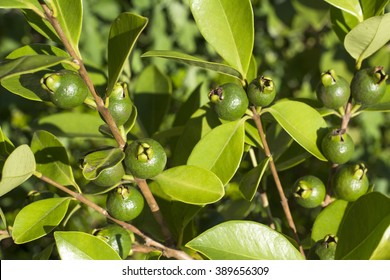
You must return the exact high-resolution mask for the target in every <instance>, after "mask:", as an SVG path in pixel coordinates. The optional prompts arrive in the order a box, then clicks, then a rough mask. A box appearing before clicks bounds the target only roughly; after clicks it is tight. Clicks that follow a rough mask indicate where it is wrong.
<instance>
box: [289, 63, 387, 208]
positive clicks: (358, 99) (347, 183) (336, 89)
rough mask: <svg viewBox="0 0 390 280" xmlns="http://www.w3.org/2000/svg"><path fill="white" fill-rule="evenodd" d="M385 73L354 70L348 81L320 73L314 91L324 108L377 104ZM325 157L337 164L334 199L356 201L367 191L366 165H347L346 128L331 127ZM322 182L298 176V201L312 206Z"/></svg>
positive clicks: (321, 191)
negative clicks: (350, 103)
mask: <svg viewBox="0 0 390 280" xmlns="http://www.w3.org/2000/svg"><path fill="white" fill-rule="evenodd" d="M387 78H388V75H386V73H385V72H384V71H383V67H373V68H365V69H361V70H359V71H357V72H356V73H355V75H354V77H353V79H352V81H351V84H349V83H348V82H347V81H346V80H345V79H344V78H342V77H340V76H337V75H336V73H335V71H334V70H329V71H326V72H324V73H322V75H321V82H320V83H319V84H318V86H317V89H316V93H317V98H318V100H319V101H320V102H321V103H322V104H323V106H324V107H326V108H329V109H334V110H336V109H339V108H342V107H345V106H346V104H347V103H348V102H349V101H351V102H355V103H356V104H359V105H361V106H370V105H374V104H376V103H378V102H379V101H380V100H381V99H382V97H383V96H384V94H385V91H386V80H387ZM321 149H322V152H323V154H324V156H325V157H326V158H327V159H328V160H329V162H331V163H332V164H334V165H339V166H338V167H337V170H336V173H335V174H334V176H333V178H332V189H333V192H334V194H335V195H336V197H337V198H339V199H343V200H346V201H355V200H357V199H358V198H359V197H360V196H362V195H363V194H365V193H366V192H367V190H368V186H369V183H368V179H367V175H366V173H367V168H366V167H365V165H364V164H363V163H359V164H349V163H348V161H349V160H350V159H351V158H352V156H353V154H354V150H355V145H354V142H353V140H352V138H351V136H350V135H349V134H347V133H346V130H345V129H338V128H336V129H331V130H330V131H329V132H328V133H327V134H326V135H325V136H324V137H323V139H322V142H321ZM325 193H326V191H325V186H324V184H323V183H322V181H321V180H320V179H318V178H316V177H314V176H311V175H308V176H304V177H302V178H299V179H298V180H297V181H296V183H295V184H294V188H293V194H294V197H295V199H296V201H297V202H298V204H300V205H302V206H304V207H308V208H314V207H317V206H319V205H320V204H321V203H322V201H323V200H324V198H325Z"/></svg>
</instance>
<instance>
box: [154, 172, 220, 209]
mask: <svg viewBox="0 0 390 280" xmlns="http://www.w3.org/2000/svg"><path fill="white" fill-rule="evenodd" d="M153 180H154V181H155V182H156V183H157V184H158V188H159V189H160V190H161V191H163V192H164V194H166V195H167V196H169V197H170V198H171V199H172V200H177V201H181V202H184V203H188V204H196V205H203V204H209V203H214V202H217V201H218V200H220V199H221V198H222V197H223V195H224V193H225V190H224V187H223V184H222V183H221V181H220V180H219V178H218V177H217V176H216V175H215V174H214V173H212V172H210V171H208V170H206V169H204V168H201V167H197V166H190V165H182V166H177V167H173V168H170V169H167V170H165V171H163V172H162V173H160V174H159V175H157V176H156V177H154V178H153Z"/></svg>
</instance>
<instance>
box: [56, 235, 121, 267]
mask: <svg viewBox="0 0 390 280" xmlns="http://www.w3.org/2000/svg"><path fill="white" fill-rule="evenodd" d="M54 238H55V240H56V245H57V249H58V253H59V254H60V257H61V259H62V260H121V258H120V256H119V255H118V253H116V252H115V250H114V249H113V248H112V247H111V246H110V245H108V244H107V243H106V242H104V241H103V240H102V239H100V238H98V237H96V236H94V235H91V234H88V233H85V232H77V231H68V232H66V231H56V232H55V233H54Z"/></svg>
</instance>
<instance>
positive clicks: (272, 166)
mask: <svg viewBox="0 0 390 280" xmlns="http://www.w3.org/2000/svg"><path fill="white" fill-rule="evenodd" d="M252 112H253V116H252V118H253V120H254V122H255V124H256V127H257V130H258V132H259V135H260V139H261V142H262V143H263V146H264V153H265V155H266V157H268V158H269V159H270V161H269V166H270V169H271V173H272V176H273V178H274V181H275V185H276V188H277V190H278V192H279V196H280V199H281V203H282V207H283V211H284V214H285V216H286V218H287V222H288V225H289V227H290V228H291V230H292V231H293V233H294V237H295V241H296V242H297V243H298V246H299V251H300V252H301V254H302V256H304V257H305V252H304V251H303V247H302V244H301V241H300V239H299V236H298V233H297V229H296V226H295V223H294V219H293V217H292V215H291V211H290V207H289V205H288V200H287V198H286V195H285V194H284V190H283V187H282V183H281V182H280V179H279V175H278V172H277V170H276V166H275V162H274V161H273V158H272V154H271V151H270V149H269V146H268V143H267V140H266V138H265V133H264V129H263V124H262V123H261V118H260V115H259V113H258V112H257V111H256V108H255V107H252Z"/></svg>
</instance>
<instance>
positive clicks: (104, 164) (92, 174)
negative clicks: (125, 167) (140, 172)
mask: <svg viewBox="0 0 390 280" xmlns="http://www.w3.org/2000/svg"><path fill="white" fill-rule="evenodd" d="M124 158H125V153H124V152H123V151H122V150H121V149H119V148H112V149H105V150H100V151H95V152H93V153H90V154H88V155H86V156H85V158H84V167H83V175H84V177H85V178H86V179H88V180H94V179H96V178H97V177H98V176H99V174H100V173H101V172H102V171H103V170H104V169H106V168H110V167H113V166H115V165H117V164H121V162H122V160H123V159H124Z"/></svg>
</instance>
